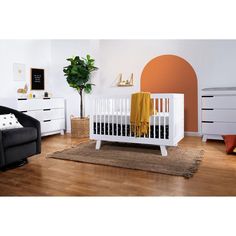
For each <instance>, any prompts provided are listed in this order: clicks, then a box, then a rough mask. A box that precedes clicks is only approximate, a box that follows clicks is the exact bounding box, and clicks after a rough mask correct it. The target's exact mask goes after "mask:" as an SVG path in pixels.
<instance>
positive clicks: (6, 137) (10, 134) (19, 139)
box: [2, 127, 38, 148]
mask: <svg viewBox="0 0 236 236" xmlns="http://www.w3.org/2000/svg"><path fill="white" fill-rule="evenodd" d="M37 138H38V135H37V129H36V128H34V127H24V128H16V129H8V130H2V142H3V146H4V148H8V147H12V146H17V145H21V144H24V143H29V142H33V141H35V140H36V139H37Z"/></svg>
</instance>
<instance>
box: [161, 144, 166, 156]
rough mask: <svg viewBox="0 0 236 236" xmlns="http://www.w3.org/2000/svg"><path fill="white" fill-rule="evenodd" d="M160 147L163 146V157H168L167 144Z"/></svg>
mask: <svg viewBox="0 0 236 236" xmlns="http://www.w3.org/2000/svg"><path fill="white" fill-rule="evenodd" d="M160 148H161V155H162V156H163V157H166V156H167V150H166V146H160Z"/></svg>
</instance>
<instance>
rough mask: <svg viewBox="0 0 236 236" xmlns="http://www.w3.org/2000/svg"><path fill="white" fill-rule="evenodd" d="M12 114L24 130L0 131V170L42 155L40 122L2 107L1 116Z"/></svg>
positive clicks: (0, 108) (0, 107)
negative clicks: (33, 156) (36, 155)
mask: <svg viewBox="0 0 236 236" xmlns="http://www.w3.org/2000/svg"><path fill="white" fill-rule="evenodd" d="M9 113H12V114H14V115H15V116H16V118H17V119H18V121H19V122H20V123H21V125H22V126H23V128H17V129H7V130H0V169H4V168H6V167H7V166H10V165H11V164H15V163H22V162H25V161H26V160H27V158H28V157H30V156H32V155H35V154H39V153H41V129H40V122H39V121H38V120H36V119H34V118H32V117H30V116H27V115H26V114H24V113H21V112H19V111H16V110H14V109H11V108H8V107H3V106H0V114H9Z"/></svg>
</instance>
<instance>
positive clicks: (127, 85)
mask: <svg viewBox="0 0 236 236" xmlns="http://www.w3.org/2000/svg"><path fill="white" fill-rule="evenodd" d="M117 86H118V87H132V86H134V85H133V84H117Z"/></svg>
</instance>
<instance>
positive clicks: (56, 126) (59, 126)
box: [41, 119, 65, 133]
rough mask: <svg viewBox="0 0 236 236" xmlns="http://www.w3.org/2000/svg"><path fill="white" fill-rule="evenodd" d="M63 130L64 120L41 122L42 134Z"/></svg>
mask: <svg viewBox="0 0 236 236" xmlns="http://www.w3.org/2000/svg"><path fill="white" fill-rule="evenodd" d="M64 129H65V120H64V119H59V120H45V121H41V132H42V133H50V132H54V131H58V130H64Z"/></svg>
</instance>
